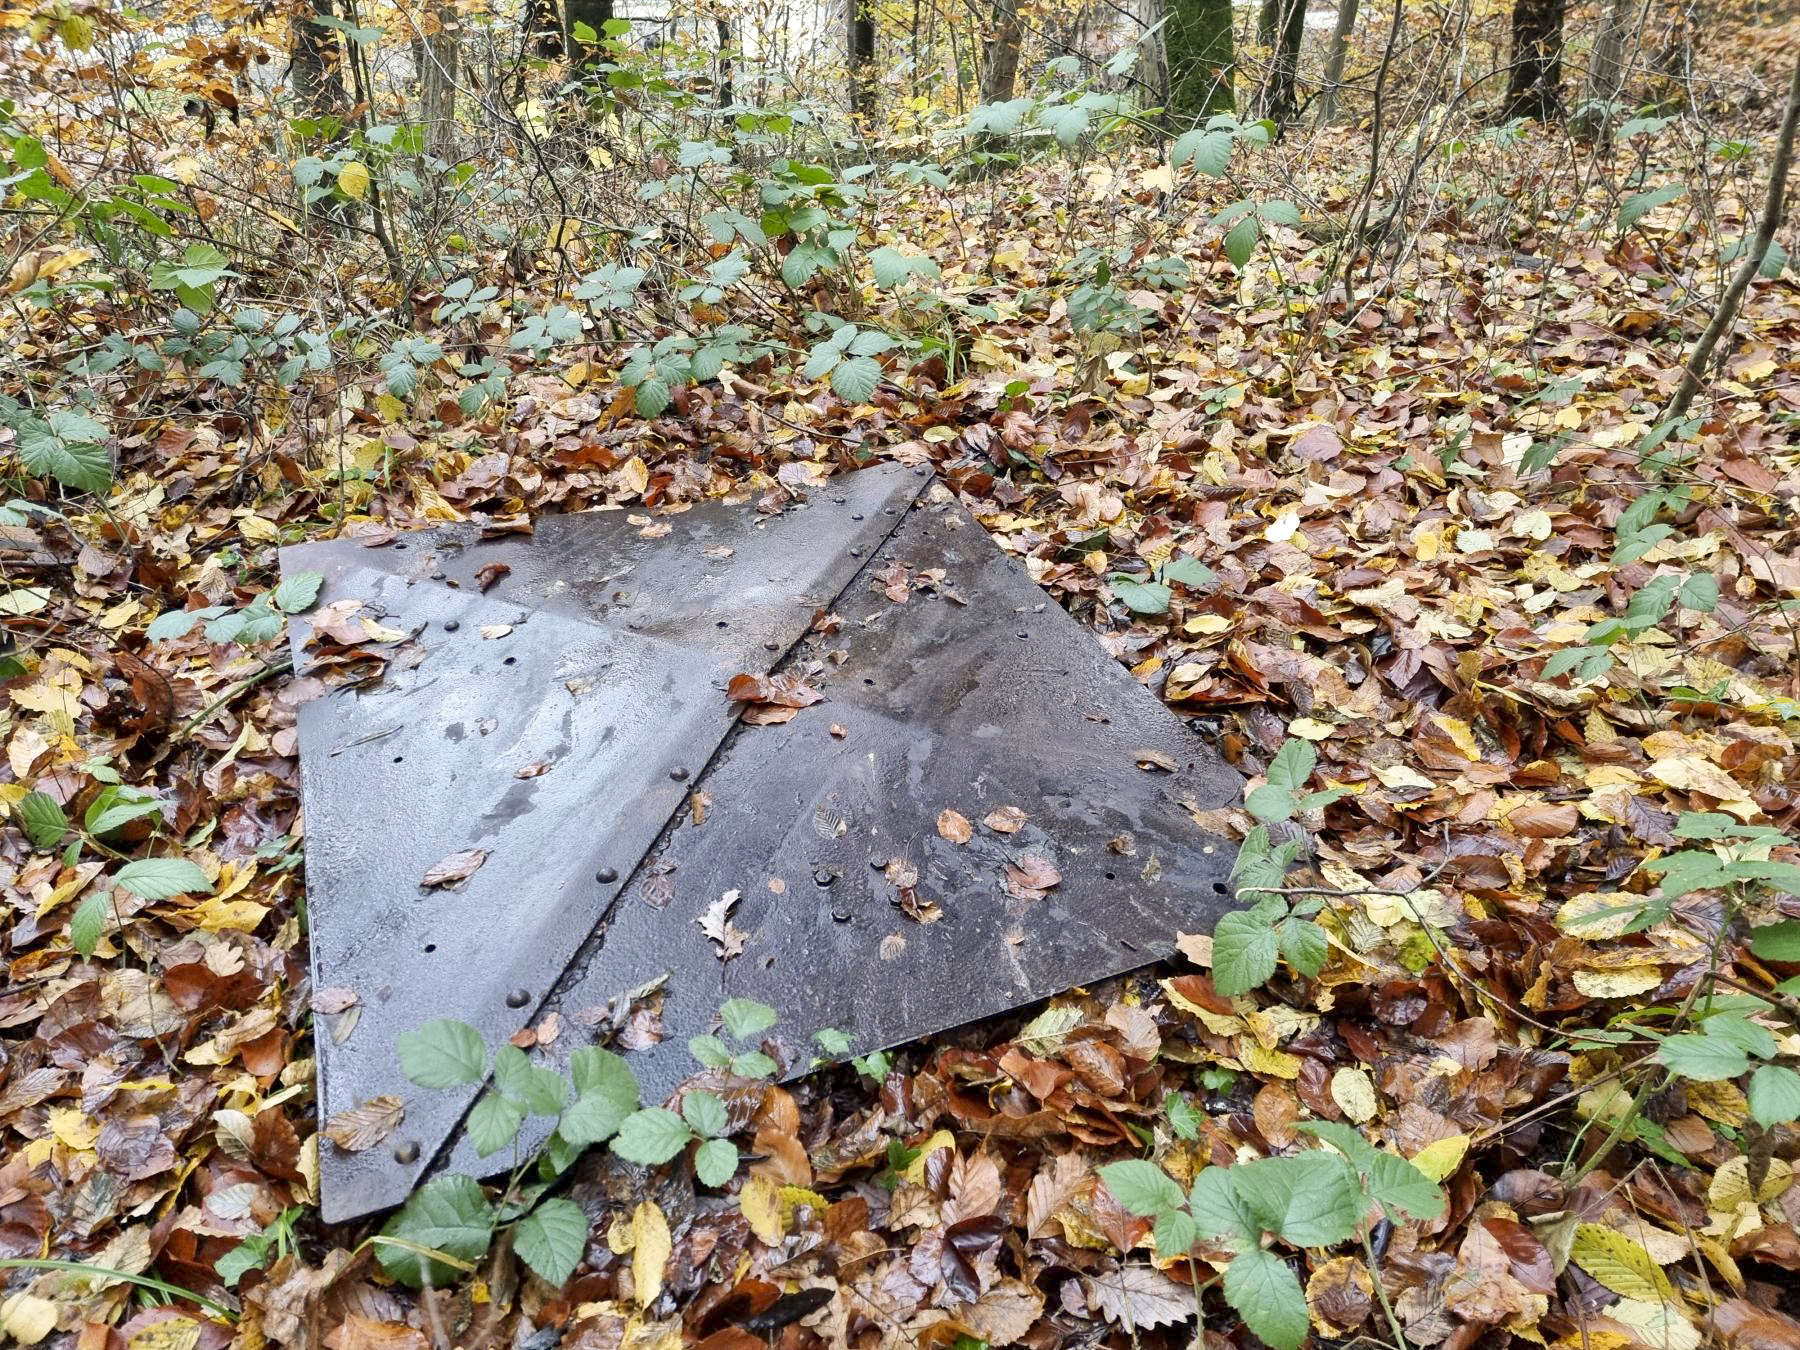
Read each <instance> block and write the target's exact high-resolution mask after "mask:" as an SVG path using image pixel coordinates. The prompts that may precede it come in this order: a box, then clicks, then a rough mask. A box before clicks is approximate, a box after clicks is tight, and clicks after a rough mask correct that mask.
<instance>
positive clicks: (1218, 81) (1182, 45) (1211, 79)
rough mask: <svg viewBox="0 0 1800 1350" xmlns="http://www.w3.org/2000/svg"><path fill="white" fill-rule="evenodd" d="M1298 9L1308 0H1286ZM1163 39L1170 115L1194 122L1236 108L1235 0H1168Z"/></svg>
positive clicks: (1176, 120)
mask: <svg viewBox="0 0 1800 1350" xmlns="http://www.w3.org/2000/svg"><path fill="white" fill-rule="evenodd" d="M1288 2H1289V3H1291V4H1292V5H1293V6H1294V7H1295V8H1296V9H1302V8H1304V0H1288ZM1166 3H1167V9H1166V11H1165V12H1166V13H1167V15H1168V21H1167V22H1166V23H1165V24H1164V25H1163V43H1164V45H1165V47H1166V48H1167V51H1168V60H1169V102H1168V107H1169V119H1170V121H1171V122H1178V123H1185V122H1192V121H1196V120H1198V119H1200V118H1203V117H1206V116H1208V115H1210V114H1212V113H1219V112H1232V111H1234V110H1235V109H1236V108H1237V99H1236V96H1235V95H1234V93H1233V91H1232V83H1233V80H1232V77H1233V74H1234V72H1235V70H1236V65H1237V60H1236V52H1235V49H1234V48H1233V45H1232V35H1231V0H1166Z"/></svg>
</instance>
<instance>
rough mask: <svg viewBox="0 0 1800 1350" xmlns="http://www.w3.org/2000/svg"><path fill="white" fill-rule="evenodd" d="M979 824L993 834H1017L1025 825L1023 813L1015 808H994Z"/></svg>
mask: <svg viewBox="0 0 1800 1350" xmlns="http://www.w3.org/2000/svg"><path fill="white" fill-rule="evenodd" d="M981 823H982V824H983V825H985V826H987V827H988V828H989V829H990V830H992V831H994V833H995V834H1017V833H1018V832H1019V830H1020V827H1022V826H1023V825H1024V824H1025V813H1024V812H1023V811H1021V810H1020V809H1019V808H1018V807H1016V806H996V807H995V808H994V809H993V810H992V811H989V812H988V813H987V814H986V815H985V816H983V817H982V818H981Z"/></svg>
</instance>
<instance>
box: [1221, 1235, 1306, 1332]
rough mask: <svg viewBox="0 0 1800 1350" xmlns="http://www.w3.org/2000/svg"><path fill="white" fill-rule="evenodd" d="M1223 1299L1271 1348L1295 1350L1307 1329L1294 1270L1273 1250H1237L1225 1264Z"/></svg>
mask: <svg viewBox="0 0 1800 1350" xmlns="http://www.w3.org/2000/svg"><path fill="white" fill-rule="evenodd" d="M1224 1288H1225V1301H1226V1302H1227V1303H1229V1304H1230V1305H1231V1306H1232V1307H1233V1308H1234V1309H1236V1310H1237V1314H1238V1316H1240V1317H1242V1318H1243V1319H1244V1325H1245V1326H1247V1327H1249V1328H1250V1330H1251V1331H1253V1332H1255V1333H1256V1336H1257V1339H1259V1340H1261V1341H1262V1342H1263V1343H1264V1344H1266V1345H1269V1346H1272V1347H1273V1350H1299V1347H1300V1343H1301V1342H1302V1341H1304V1340H1305V1339H1306V1333H1307V1332H1308V1331H1309V1330H1310V1329H1311V1321H1310V1319H1309V1318H1308V1316H1307V1311H1306V1294H1305V1293H1304V1292H1303V1291H1302V1290H1301V1288H1300V1281H1299V1279H1298V1277H1296V1276H1295V1274H1294V1272H1293V1271H1292V1270H1291V1269H1290V1268H1289V1267H1288V1264H1287V1262H1285V1261H1283V1260H1282V1259H1281V1258H1280V1257H1279V1256H1277V1255H1275V1253H1274V1252H1271V1251H1265V1250H1263V1249H1262V1248H1260V1247H1252V1248H1250V1249H1249V1250H1247V1251H1241V1252H1239V1253H1238V1254H1237V1255H1236V1256H1234V1257H1232V1258H1231V1264H1230V1265H1228V1266H1226V1267H1225V1285H1224Z"/></svg>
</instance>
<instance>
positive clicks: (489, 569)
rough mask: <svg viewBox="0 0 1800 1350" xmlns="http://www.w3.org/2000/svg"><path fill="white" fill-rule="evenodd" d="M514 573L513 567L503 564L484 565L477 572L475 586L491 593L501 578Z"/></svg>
mask: <svg viewBox="0 0 1800 1350" xmlns="http://www.w3.org/2000/svg"><path fill="white" fill-rule="evenodd" d="M511 573H512V565H511V564H510V563H503V562H491V563H484V564H483V565H482V566H481V567H479V568H477V569H476V571H475V584H476V585H477V586H479V587H480V588H481V589H482V590H483V591H484V592H486V591H491V590H492V589H493V588H494V586H495V584H496V583H497V582H498V581H499V580H500V578H501V577H504V576H508V575H510V574H511Z"/></svg>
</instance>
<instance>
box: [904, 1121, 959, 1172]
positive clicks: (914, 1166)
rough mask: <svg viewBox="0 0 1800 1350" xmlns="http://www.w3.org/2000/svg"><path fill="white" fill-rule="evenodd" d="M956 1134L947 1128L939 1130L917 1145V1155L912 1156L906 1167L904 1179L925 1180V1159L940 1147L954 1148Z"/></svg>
mask: <svg viewBox="0 0 1800 1350" xmlns="http://www.w3.org/2000/svg"><path fill="white" fill-rule="evenodd" d="M955 1147H956V1136H955V1135H953V1134H951V1133H950V1131H948V1130H939V1131H937V1132H936V1133H935V1134H933V1135H932V1136H931V1138H929V1139H927V1140H926V1141H925V1142H924V1143H923V1144H920V1145H919V1156H918V1157H916V1158H914V1159H913V1160H912V1162H911V1164H909V1165H908V1167H907V1169H906V1173H905V1176H906V1179H907V1180H908V1181H911V1182H923V1181H924V1180H925V1160H926V1159H927V1158H929V1157H930V1156H931V1155H932V1154H934V1153H936V1152H937V1151H938V1150H939V1149H940V1148H955Z"/></svg>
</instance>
